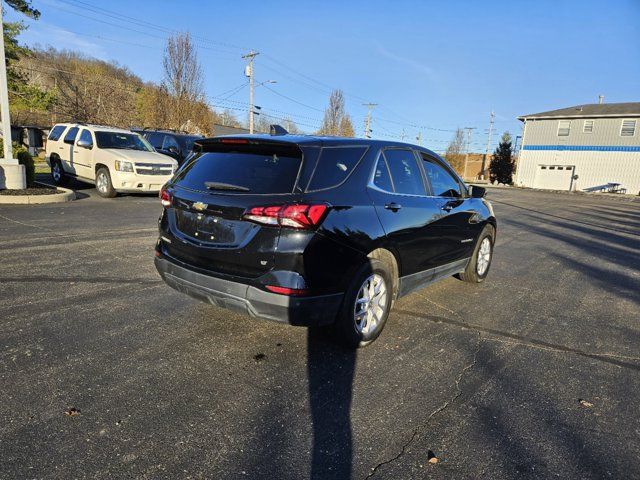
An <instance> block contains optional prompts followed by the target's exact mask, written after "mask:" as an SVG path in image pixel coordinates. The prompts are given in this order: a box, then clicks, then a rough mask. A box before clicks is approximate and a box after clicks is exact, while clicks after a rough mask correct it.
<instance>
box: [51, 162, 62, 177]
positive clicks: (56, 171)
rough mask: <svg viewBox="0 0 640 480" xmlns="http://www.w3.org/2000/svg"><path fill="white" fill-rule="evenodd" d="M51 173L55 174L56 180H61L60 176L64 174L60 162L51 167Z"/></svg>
mask: <svg viewBox="0 0 640 480" xmlns="http://www.w3.org/2000/svg"><path fill="white" fill-rule="evenodd" d="M51 175H52V176H53V179H54V180H55V181H56V182H59V181H60V178H61V177H62V174H61V173H60V164H59V163H57V162H56V163H54V164H53V167H52V168H51Z"/></svg>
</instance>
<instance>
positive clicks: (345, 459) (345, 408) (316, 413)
mask: <svg viewBox="0 0 640 480" xmlns="http://www.w3.org/2000/svg"><path fill="white" fill-rule="evenodd" d="M307 359H308V361H307V374H308V377H309V403H310V406H311V418H312V422H313V452H312V458H311V476H310V478H312V479H316V480H317V479H330V478H335V479H344V480H348V479H350V478H351V464H352V454H353V443H352V432H351V398H352V389H353V376H354V371H355V365H356V351H355V350H347V349H345V348H343V347H340V346H338V345H336V344H335V343H334V342H332V341H331V339H330V338H328V335H327V333H326V332H324V331H322V330H320V329H315V328H310V329H309V331H308V334H307Z"/></svg>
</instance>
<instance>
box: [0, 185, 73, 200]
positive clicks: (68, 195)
mask: <svg viewBox="0 0 640 480" xmlns="http://www.w3.org/2000/svg"><path fill="white" fill-rule="evenodd" d="M35 183H38V184H40V185H46V186H47V187H52V186H53V185H49V184H48V183H44V182H35ZM56 188H57V189H58V191H61V192H60V193H54V194H51V195H0V205H39V204H44V203H61V202H70V201H72V200H75V199H76V192H74V191H73V190H70V189H68V188H63V187H56Z"/></svg>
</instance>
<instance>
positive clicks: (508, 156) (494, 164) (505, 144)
mask: <svg viewBox="0 0 640 480" xmlns="http://www.w3.org/2000/svg"><path fill="white" fill-rule="evenodd" d="M514 169H515V162H514V160H513V149H512V148H511V135H509V132H504V134H503V135H502V138H501V139H500V143H499V144H498V148H496V150H495V152H493V156H492V157H491V163H490V164H489V180H491V183H494V182H496V181H497V182H498V183H504V184H508V185H510V184H511V183H513V171H514Z"/></svg>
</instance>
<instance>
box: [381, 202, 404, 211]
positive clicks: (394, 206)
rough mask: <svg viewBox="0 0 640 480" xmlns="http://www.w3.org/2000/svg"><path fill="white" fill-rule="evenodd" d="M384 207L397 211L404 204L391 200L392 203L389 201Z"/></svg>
mask: <svg viewBox="0 0 640 480" xmlns="http://www.w3.org/2000/svg"><path fill="white" fill-rule="evenodd" d="M384 208H386V209H387V210H391V211H392V212H397V211H398V210H400V209H401V208H402V205H400V204H398V203H396V202H391V203H387V204H386V205H385V206H384Z"/></svg>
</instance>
